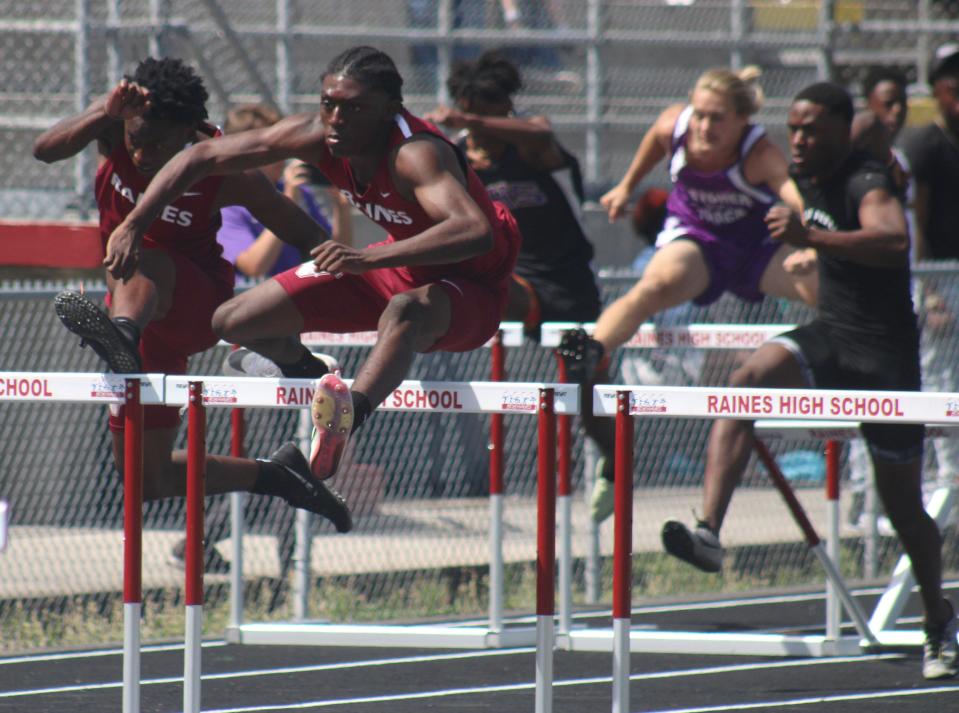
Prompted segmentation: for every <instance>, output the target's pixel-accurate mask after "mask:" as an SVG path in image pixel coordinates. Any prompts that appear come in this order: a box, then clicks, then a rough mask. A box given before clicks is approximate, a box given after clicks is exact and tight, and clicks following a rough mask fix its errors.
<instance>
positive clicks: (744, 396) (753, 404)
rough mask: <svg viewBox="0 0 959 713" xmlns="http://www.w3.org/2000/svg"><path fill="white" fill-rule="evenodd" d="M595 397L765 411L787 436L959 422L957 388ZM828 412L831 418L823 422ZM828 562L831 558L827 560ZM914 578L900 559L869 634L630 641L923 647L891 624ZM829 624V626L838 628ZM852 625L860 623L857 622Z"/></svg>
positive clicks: (575, 634)
mask: <svg viewBox="0 0 959 713" xmlns="http://www.w3.org/2000/svg"><path fill="white" fill-rule="evenodd" d="M593 395H594V398H593V410H594V414H595V415H597V416H616V417H617V418H621V417H622V413H619V414H617V411H618V410H621V409H622V401H623V399H624V398H626V399H628V404H627V406H626V407H625V408H626V409H627V411H628V415H629V416H630V417H633V418H635V417H639V416H645V417H659V418H675V417H681V418H738V419H751V420H757V422H759V421H758V419H759V418H760V417H762V418H764V419H769V420H767V421H761V423H763V424H775V423H776V422H777V421H778V420H780V419H785V420H784V421H781V424H788V426H787V427H785V428H784V427H783V425H781V426H780V431H781V435H786V433H787V430H788V428H794V429H795V430H797V431H801V427H799V424H801V423H804V422H805V423H807V424H808V425H809V426H810V427H812V428H813V429H817V428H819V429H822V428H824V429H825V430H826V431H827V432H829V433H830V435H833V434H834V433H835V432H837V431H838V432H843V433H844V434H845V435H847V436H851V435H852V433H853V429H854V427H856V426H858V425H859V422H860V421H870V422H872V421H884V422H896V423H937V424H942V425H941V426H938V428H940V429H941V431H942V433H943V434H948V435H953V430H954V429H953V428H952V426H955V425H959V394H954V393H929V392H894V391H846V390H810V389H765V388H750V389H746V388H708V387H693V388H689V387H636V386H606V385H603V386H596V387H594V389H593ZM800 404H805V405H806V406H805V407H800V406H799V405H800ZM824 416H828V418H829V419H831V420H830V421H823V420H822V419H823V417H824ZM846 426H848V428H846ZM774 428H775V427H774ZM837 435H838V434H837ZM760 453H762V449H760ZM767 465H769V464H768V463H767ZM773 465H774V463H773ZM943 490H944V491H949V492H939V493H937V495H936V497H935V498H933V501H932V502H931V503H930V506H929V511H930V514H931V515H932V516H933V517H934V518H935V519H936V520H937V522H940V523H942V522H943V521H944V520H945V518H946V516H947V514H948V508H949V507H950V506H951V505H952V503H953V501H954V499H955V493H954V492H953V491H950V489H948V488H947V489H943ZM811 544H812V543H811ZM816 554H817V555H818V556H820V557H821V555H820V553H818V552H817V553H816ZM821 559H823V558H822V557H821ZM825 559H828V558H825ZM829 564H830V565H833V564H834V562H833V561H832V560H831V559H830V560H829ZM824 566H825V563H824ZM827 574H830V579H831V580H833V581H836V582H837V584H840V585H841V577H840V576H839V573H838V570H834V571H833V572H832V573H829V567H827ZM912 581H913V580H912V579H911V572H910V571H909V563H908V560H907V559H906V558H903V559H901V560H900V562H899V564H898V565H897V567H896V571H895V573H894V575H893V578H892V580H891V581H890V585H889V587H888V588H887V590H886V593H885V594H884V595H883V597H881V599H880V602H879V604H878V605H877V607H876V610H875V612H874V614H873V616H872V618H871V619H870V621H869V622H868V626H867V627H866V629H867V630H868V634H870V635H867V636H859V635H857V636H836V635H835V634H836V633H837V632H835V631H834V630H833V631H830V632H829V633H828V634H827V635H825V636H824V635H781V634H737V633H722V632H711V633H705V634H704V633H698V632H682V631H632V632H630V633H629V637H628V640H629V642H630V644H631V646H632V647H633V648H632V650H634V651H646V652H658V653H663V652H665V653H715V654H743V655H760V656H837V655H851V654H855V653H858V652H859V651H861V650H862V648H863V647H870V646H876V645H878V646H893V647H895V646H919V645H921V644H922V641H923V638H924V635H923V632H922V631H905V630H892V629H891V627H892V626H894V625H895V620H896V618H897V616H898V614H899V612H900V611H901V608H902V606H903V605H904V604H905V600H906V599H907V598H908V596H909V593H910V590H911V584H912ZM856 618H857V617H855V615H854V619H856ZM828 623H829V622H828V621H827V629H834V627H829V626H828ZM855 623H856V624H857V626H861V622H860V621H856V622H855ZM613 636H614V632H612V631H609V630H607V631H596V632H591V631H572V632H570V633H569V634H568V635H567V636H560V637H558V644H559V645H560V646H564V647H566V648H568V649H570V650H588V651H617V650H618V649H616V648H614V642H613Z"/></svg>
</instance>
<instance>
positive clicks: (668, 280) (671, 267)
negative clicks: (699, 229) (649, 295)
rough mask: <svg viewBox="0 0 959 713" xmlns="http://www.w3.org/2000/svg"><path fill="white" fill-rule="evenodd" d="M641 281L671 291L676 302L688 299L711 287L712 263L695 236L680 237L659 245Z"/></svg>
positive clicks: (679, 302)
mask: <svg viewBox="0 0 959 713" xmlns="http://www.w3.org/2000/svg"><path fill="white" fill-rule="evenodd" d="M641 282H643V283H647V284H651V285H654V286H656V287H657V289H659V290H661V291H664V292H668V293H669V294H670V295H671V296H672V297H673V299H672V300H671V301H673V302H674V303H675V304H681V303H682V302H688V301H689V300H691V299H693V298H694V297H697V296H698V295H699V294H701V293H702V292H703V291H705V290H706V288H707V287H709V267H708V266H707V264H706V259H705V257H704V256H703V251H702V250H701V249H700V247H699V245H697V244H696V242H695V241H693V240H687V239H684V238H677V239H676V240H673V241H671V242H669V243H666V244H665V245H663V246H662V247H660V248H657V250H656V252H655V253H654V254H653V257H652V259H651V260H650V261H649V264H648V265H647V266H646V269H645V270H644V271H643V277H642V280H641Z"/></svg>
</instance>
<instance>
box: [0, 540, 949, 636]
mask: <svg viewBox="0 0 959 713" xmlns="http://www.w3.org/2000/svg"><path fill="white" fill-rule="evenodd" d="M950 535H951V536H949V537H947V538H946V543H945V547H944V553H946V554H947V557H946V562H945V564H946V569H947V571H951V572H953V573H954V572H955V571H956V570H957V569H959V561H956V557H955V556H950V554H949V553H953V552H955V544H956V538H955V536H954V534H953V533H950ZM842 548H843V549H842V571H843V574H844V576H845V577H847V578H848V580H849V581H856V580H859V579H862V577H863V572H862V568H861V565H860V562H861V556H862V545H861V543H860V542H859V541H858V540H849V541H844V542H843V546H842ZM880 555H881V556H880V563H879V571H880V572H885V573H888V572H889V571H890V570H891V567H892V565H893V564H894V563H895V561H896V559H897V558H898V556H899V550H898V547H897V546H896V544H895V542H894V541H892V540H884V546H883V547H882V549H881V551H880ZM583 574H584V573H583V562H582V561H577V562H576V563H575V564H574V593H573V598H574V603H576V604H578V605H581V604H583V603H584V602H585V589H584V583H583V580H584V576H583ZM601 581H602V583H603V587H602V591H601V596H600V601H602V602H607V603H608V602H610V601H611V599H612V562H611V561H610V560H608V559H607V560H604V562H603V569H602V575H601ZM822 581H823V574H822V571H821V568H820V566H819V563H818V562H817V561H816V558H815V557H814V556H813V555H812V554H811V553H810V552H809V551H808V549H807V548H806V547H805V545H802V544H800V543H795V544H787V545H771V546H764V547H746V548H742V549H739V550H732V551H730V552H729V553H728V554H727V561H726V567H725V570H724V572H723V573H722V574H720V575H714V574H705V573H702V572H699V571H697V570H695V569H693V568H692V567H689V566H687V565H685V564H683V563H682V562H679V561H677V560H675V559H673V558H671V557H669V556H667V555H665V554H662V553H652V552H644V553H638V554H636V555H634V557H633V600H634V601H637V602H638V601H640V600H642V599H656V598H664V597H687V596H699V595H707V594H722V593H733V592H745V591H762V590H768V589H781V588H788V587H800V586H808V585H819V584H821V583H822ZM275 584H276V583H275V582H272V581H270V580H261V581H258V582H253V583H248V586H247V592H246V604H247V606H246V611H245V619H246V620H247V621H283V620H289V619H291V618H292V617H293V611H292V602H291V601H290V597H289V592H288V590H287V591H286V596H285V597H281V598H280V599H279V600H278V601H274V599H273V596H272V588H273V587H274V585H275ZM487 586H488V574H487V571H486V569H485V568H482V567H468V568H450V569H445V570H439V571H436V570H432V571H420V572H400V573H386V574H375V575H365V576H355V575H354V576H349V577H330V578H324V579H320V580H318V581H317V582H316V584H315V586H314V587H313V588H312V590H311V596H310V612H309V615H310V618H315V619H326V620H329V621H333V622H379V623H386V622H391V621H415V620H423V619H443V618H459V617H484V616H485V615H486V614H487V606H488V604H487V602H488V597H487ZM504 589H505V591H504V606H505V608H506V610H507V611H511V612H519V613H530V612H532V611H534V609H535V602H536V577H535V565H534V564H533V563H520V564H510V565H508V566H507V567H506V568H505V572H504ZM183 612H184V607H183V599H182V592H181V591H180V590H176V589H174V590H161V591H151V592H147V593H146V594H145V598H144V604H143V612H142V622H141V638H142V640H143V641H144V642H150V641H164V640H170V639H173V640H176V639H182V638H183V632H184V614H183ZM228 621H229V593H228V588H227V586H226V585H220V584H216V585H210V586H208V588H207V602H206V605H205V606H204V626H203V629H204V635H206V636H210V637H219V636H222V635H223V632H224V630H225V628H226V626H227V624H228ZM122 639H123V603H122V598H121V597H120V596H119V594H117V593H109V594H99V595H86V596H82V597H75V598H57V599H44V600H34V601H16V602H0V653H4V654H10V653H23V652H28V651H37V650H44V649H51V648H76V647H88V646H97V645H106V644H117V643H119V642H120V641H122Z"/></svg>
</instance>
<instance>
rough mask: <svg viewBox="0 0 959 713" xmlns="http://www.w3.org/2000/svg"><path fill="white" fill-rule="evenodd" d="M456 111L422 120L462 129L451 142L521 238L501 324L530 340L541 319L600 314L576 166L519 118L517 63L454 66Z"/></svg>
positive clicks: (546, 131) (537, 125)
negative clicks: (514, 324)
mask: <svg viewBox="0 0 959 713" xmlns="http://www.w3.org/2000/svg"><path fill="white" fill-rule="evenodd" d="M447 86H448V87H449V92H450V97H451V98H452V99H453V102H454V104H455V105H454V106H440V107H438V108H437V109H436V110H435V111H434V112H432V113H430V114H427V115H426V118H427V119H428V120H430V121H433V122H434V123H436V124H439V125H441V126H444V127H446V128H451V129H460V130H462V131H461V134H460V135H459V137H458V139H457V144H458V145H459V146H460V148H461V149H463V152H464V153H465V154H466V157H467V159H468V160H469V163H470V166H471V167H472V168H473V170H474V171H476V173H477V175H479V177H480V179H482V181H483V183H484V184H485V185H486V190H487V191H488V192H489V194H490V197H491V198H492V199H493V200H496V201H499V202H500V203H503V204H504V205H505V206H506V207H507V208H509V209H510V212H511V213H512V214H513V217H514V218H516V222H517V224H518V225H519V229H520V233H521V234H522V236H523V243H522V246H521V247H520V253H519V257H518V258H517V261H516V269H515V271H514V274H513V282H512V286H511V289H510V295H509V304H508V305H507V307H506V313H505V315H504V318H505V319H508V320H512V321H520V322H523V323H524V325H525V326H526V328H527V330H528V331H529V332H530V333H531V334H533V335H535V334H536V331H535V330H538V328H539V326H540V324H541V323H542V322H556V321H571V322H588V321H592V320H594V319H596V317H597V316H598V315H599V309H600V300H599V290H598V288H597V286H596V279H595V276H594V275H593V271H592V269H591V268H590V261H591V260H592V259H593V246H592V244H591V243H590V242H589V240H588V239H587V237H586V234H585V233H584V231H583V226H582V223H581V222H580V204H581V203H582V200H583V184H582V178H581V176H580V171H579V162H578V161H577V160H576V158H575V157H574V156H573V155H572V154H570V153H569V152H568V151H566V149H564V148H563V147H562V145H560V143H559V141H557V140H556V135H555V134H554V133H553V130H552V128H551V127H550V123H549V120H548V119H546V117H543V116H518V115H516V114H515V112H514V110H513V95H514V94H515V93H516V92H517V91H519V89H520V88H521V87H522V79H521V77H520V74H519V71H518V70H517V68H516V66H515V65H514V64H513V63H512V62H510V61H509V60H508V59H506V58H504V57H503V56H501V55H499V54H498V53H496V52H486V53H485V54H483V55H482V56H481V57H480V58H479V59H477V60H475V61H464V62H458V63H457V64H456V65H455V66H454V68H453V72H452V74H451V75H450V77H449V80H448V81H447Z"/></svg>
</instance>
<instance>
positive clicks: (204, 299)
mask: <svg viewBox="0 0 959 713" xmlns="http://www.w3.org/2000/svg"><path fill="white" fill-rule="evenodd" d="M199 130H200V131H201V132H202V133H204V134H207V135H209V136H213V135H215V134H218V133H219V132H218V131H216V130H215V129H214V128H213V127H212V126H210V125H209V124H201V125H200V127H199ZM222 182H223V178H222V177H221V176H211V177H209V178H205V179H204V180H202V181H200V182H198V183H197V184H196V185H193V186H191V187H190V190H189V191H187V192H186V193H185V194H184V195H182V196H180V197H179V198H178V199H177V200H175V201H173V202H172V203H170V205H168V206H166V207H165V208H164V209H163V212H162V213H161V214H160V217H158V218H157V219H156V220H154V221H153V223H152V224H151V225H150V227H149V228H148V229H147V231H146V233H144V236H143V244H142V249H143V250H158V251H162V252H163V254H164V256H165V257H166V258H167V259H169V260H170V262H172V267H173V271H174V273H175V274H176V279H175V281H174V284H173V285H172V286H171V293H170V294H169V297H168V299H169V307H168V308H167V309H166V311H165V313H164V314H162V316H157V317H154V319H153V320H152V321H150V322H149V323H148V324H147V325H146V327H145V328H144V329H143V332H142V336H141V339H140V349H139V353H140V360H141V370H142V371H144V372H147V373H161V374H185V373H186V367H187V361H188V359H189V357H190V355H191V354H198V353H199V352H202V351H205V350H206V349H209V348H210V347H212V346H213V345H215V344H216V343H217V341H218V340H217V337H216V335H215V334H213V329H212V328H211V327H210V320H211V318H212V317H213V312H214V311H215V310H216V308H217V307H219V306H220V305H221V304H223V303H224V302H225V301H226V300H228V299H230V297H232V296H233V266H232V265H231V264H230V263H228V262H227V261H226V260H224V259H223V258H222V257H221V256H220V254H221V253H222V250H221V248H220V245H219V243H217V242H216V233H217V230H219V228H220V210H219V207H218V206H217V198H218V194H219V191H220V184H221V183H222ZM149 183H150V176H148V175H144V174H143V173H141V172H140V171H139V170H138V169H137V167H136V166H135V165H134V163H133V160H132V159H131V158H130V153H129V151H128V150H127V147H126V143H125V142H117V144H116V146H115V147H114V148H113V150H112V151H111V152H110V154H109V156H107V157H106V158H105V159H102V161H101V163H100V167H99V169H98V170H97V176H96V183H95V189H96V198H97V208H98V210H99V212H100V237H101V239H102V241H103V249H104V253H106V250H107V241H108V239H109V237H110V234H111V233H112V232H113V231H114V229H115V228H116V227H117V226H118V225H119V224H120V223H121V222H123V219H124V218H126V217H127V215H129V213H130V211H131V210H133V208H134V207H135V206H136V202H137V200H138V199H139V197H140V196H141V195H142V194H143V192H144V191H145V190H146V188H147V186H148V185H149ZM114 291H115V290H114ZM64 299H66V300H73V299H75V298H72V297H63V298H61V300H60V301H59V303H60V304H62V303H63V300H64ZM113 301H114V300H113V295H112V293H111V294H108V295H107V304H108V305H110V304H112V303H113ZM121 325H122V322H121ZM121 411H122V409H121ZM145 419H146V424H145V425H146V428H147V430H150V429H153V428H175V427H176V426H177V424H178V423H179V420H180V419H179V414H178V409H177V408H172V407H164V406H148V407H146V409H145ZM110 430H112V431H114V432H122V431H123V416H122V413H114V414H112V415H111V417H110Z"/></svg>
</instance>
